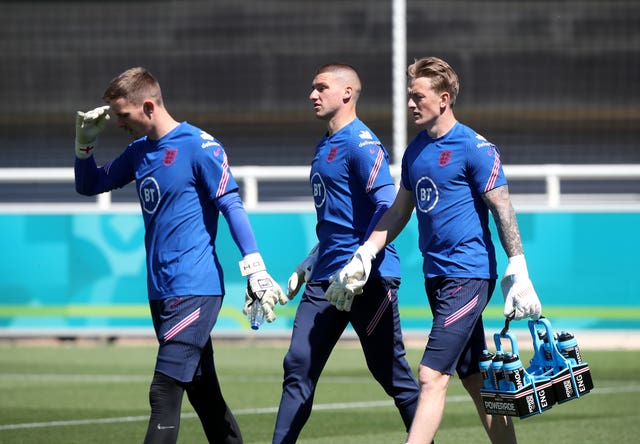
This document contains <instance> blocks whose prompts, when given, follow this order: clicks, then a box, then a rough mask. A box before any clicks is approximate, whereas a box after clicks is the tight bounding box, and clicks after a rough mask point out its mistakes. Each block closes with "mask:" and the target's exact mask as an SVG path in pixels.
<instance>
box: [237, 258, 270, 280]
mask: <svg viewBox="0 0 640 444" xmlns="http://www.w3.org/2000/svg"><path fill="white" fill-rule="evenodd" d="M238 265H240V273H241V274H242V276H249V275H251V274H253V273H257V272H258V271H266V270H267V267H266V266H265V265H264V261H263V260H262V256H260V253H250V254H247V255H246V256H245V257H243V258H242V260H241V261H240V262H239V263H238Z"/></svg>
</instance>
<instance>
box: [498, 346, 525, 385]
mask: <svg viewBox="0 0 640 444" xmlns="http://www.w3.org/2000/svg"><path fill="white" fill-rule="evenodd" d="M502 372H503V374H504V382H505V389H506V390H507V391H511V392H515V391H518V390H520V389H521V388H522V387H524V386H525V385H527V384H528V383H529V381H528V378H527V375H526V372H525V371H524V367H523V366H522V362H521V361H520V357H519V356H518V355H516V354H515V353H514V354H512V353H507V354H506V355H505V356H504V364H503V366H502Z"/></svg>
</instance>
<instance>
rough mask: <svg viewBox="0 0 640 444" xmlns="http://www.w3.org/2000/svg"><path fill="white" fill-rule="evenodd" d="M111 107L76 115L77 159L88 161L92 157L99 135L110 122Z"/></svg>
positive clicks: (101, 107) (80, 112)
mask: <svg viewBox="0 0 640 444" xmlns="http://www.w3.org/2000/svg"><path fill="white" fill-rule="evenodd" d="M109 118H110V117H109V106H108V105H105V106H99V107H98V108H95V109H92V110H91V111H87V112H86V113H85V112H82V111H78V112H77V113H76V157H77V158H78V159H86V158H88V157H89V156H91V154H92V151H93V145H94V144H95V142H96V139H97V138H98V135H99V134H100V133H101V132H102V130H104V127H105V125H106V124H107V120H109Z"/></svg>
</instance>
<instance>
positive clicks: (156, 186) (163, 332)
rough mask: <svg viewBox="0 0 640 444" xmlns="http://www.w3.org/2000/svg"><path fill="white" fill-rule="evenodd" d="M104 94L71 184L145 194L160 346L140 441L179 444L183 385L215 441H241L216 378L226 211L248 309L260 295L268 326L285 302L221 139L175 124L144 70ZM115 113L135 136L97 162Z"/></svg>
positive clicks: (83, 122)
mask: <svg viewBox="0 0 640 444" xmlns="http://www.w3.org/2000/svg"><path fill="white" fill-rule="evenodd" d="M103 100H104V101H105V102H106V103H107V106H102V107H98V108H96V109H93V110H91V111H88V112H81V111H79V112H78V113H77V116H76V158H75V183H76V190H77V191H78V192H79V193H80V194H83V195H88V196H93V195H96V194H99V193H103V192H106V191H110V190H113V189H116V188H121V187H123V186H125V185H127V184H128V183H130V182H133V181H135V184H136V190H137V192H138V196H139V198H140V207H141V210H142V216H143V219H144V226H145V248H146V253H147V288H148V298H149V305H150V311H151V317H152V320H153V326H154V329H155V332H156V336H157V339H158V342H159V348H158V354H157V360H156V365H155V372H154V376H153V380H152V382H151V386H150V389H149V401H150V405H151V415H150V419H149V425H148V429H147V434H146V437H145V440H144V442H145V443H154V444H158V443H175V442H176V440H177V437H178V429H179V424H180V409H181V405H182V398H183V394H184V392H185V391H186V392H187V397H188V399H189V401H190V402H191V404H192V405H193V407H194V409H195V411H196V413H197V414H198V416H199V418H200V421H201V423H202V426H203V428H204V432H205V434H206V436H207V439H208V440H209V442H215V443H242V436H241V433H240V429H239V428H238V424H237V423H236V421H235V419H234V417H233V414H232V413H231V410H230V409H229V407H228V406H227V404H226V402H225V400H224V397H223V395H222V391H221V389H220V385H219V383H218V377H217V374H216V370H215V365H214V359H213V346H212V343H211V330H212V328H213V326H214V324H215V322H216V319H217V317H218V314H219V312H220V308H221V306H222V302H223V299H224V294H225V291H224V282H223V271H222V268H221V266H220V263H219V261H218V256H217V255H218V253H219V252H218V251H217V250H216V247H215V242H216V234H217V229H218V218H219V214H220V213H222V215H223V216H224V217H225V219H226V221H227V223H228V225H229V229H230V231H231V234H232V237H233V239H234V241H235V243H236V244H237V246H238V248H239V250H240V252H241V254H242V260H241V261H240V269H241V273H242V275H243V276H247V278H248V282H247V292H246V295H245V305H244V311H245V314H246V312H247V311H248V310H249V307H250V305H251V304H252V303H254V301H255V302H256V303H260V304H261V305H262V306H263V308H264V311H265V318H266V320H267V321H269V322H272V321H273V320H274V319H275V315H274V313H273V307H274V306H275V304H276V302H280V303H283V304H284V303H286V302H287V301H288V299H287V298H286V296H285V295H284V293H283V292H282V290H281V289H280V287H279V286H278V284H277V283H276V282H275V280H273V279H272V278H271V276H270V275H269V274H268V273H267V271H266V268H265V264H264V261H263V260H262V257H261V256H260V253H259V250H258V246H257V243H256V239H255V237H254V234H253V231H252V229H251V226H250V224H249V219H248V216H247V214H246V212H245V210H244V207H243V204H242V200H241V198H240V195H239V193H238V185H237V184H236V182H235V180H234V178H233V175H232V174H231V170H230V169H229V162H228V160H227V156H226V154H225V150H224V148H223V146H222V145H221V144H220V142H219V141H218V140H216V139H215V138H214V137H213V136H211V135H209V134H208V133H206V132H205V131H202V130H201V129H199V128H196V127H195V126H192V125H191V124H189V123H187V122H181V123H179V122H177V121H176V120H174V119H173V118H172V117H171V115H170V114H169V113H168V111H167V109H166V108H165V106H164V104H163V99H162V94H161V90H160V85H159V84H158V82H157V80H156V79H155V78H154V77H153V76H152V75H151V73H150V72H149V71H147V70H146V69H144V68H140V67H137V68H131V69H129V70H127V71H125V72H123V73H122V74H120V75H119V76H117V77H116V78H114V79H113V80H112V81H111V83H110V84H109V86H108V88H107V90H106V92H105V93H104V96H103ZM110 111H111V113H113V114H114V116H115V118H116V120H117V123H118V126H119V127H121V128H123V129H124V130H126V131H127V132H129V133H130V135H131V136H132V137H133V138H134V139H135V140H134V141H133V142H132V143H131V144H130V145H129V146H128V147H127V148H126V149H125V150H124V151H123V152H122V154H120V156H118V157H117V158H115V159H113V160H112V161H110V162H108V163H106V164H105V165H103V166H101V167H98V166H97V164H96V160H95V158H94V156H93V148H94V145H95V141H96V139H97V137H98V135H99V133H100V132H101V131H102V130H103V129H104V127H105V124H106V122H107V120H109V118H110V117H109V112H110ZM223 253H224V254H230V252H223Z"/></svg>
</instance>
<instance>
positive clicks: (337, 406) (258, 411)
mask: <svg viewBox="0 0 640 444" xmlns="http://www.w3.org/2000/svg"><path fill="white" fill-rule="evenodd" d="M631 392H634V393H638V392H640V385H633V386H624V387H622V386H621V387H603V388H598V387H596V388H594V389H593V390H592V391H591V392H590V393H591V394H594V395H599V394H611V393H631ZM469 400H470V398H469V397H468V396H467V395H456V396H447V402H448V403H452V402H463V401H469ZM390 406H393V402H392V401H391V400H385V401H361V402H343V403H330V404H316V405H314V406H313V410H349V409H360V408H372V407H390ZM277 411H278V408H277V407H263V408H255V409H239V410H234V411H233V414H234V415H263V414H270V413H277ZM181 417H182V418H183V419H186V418H195V417H196V414H195V413H183V414H182V415H181ZM148 420H149V417H148V416H121V417H118V418H98V419H75V420H69V421H48V422H30V423H22V424H4V425H0V431H3V430H16V429H35V428H39V427H63V426H80V425H93V424H114V423H123V422H146V421H148Z"/></svg>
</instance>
